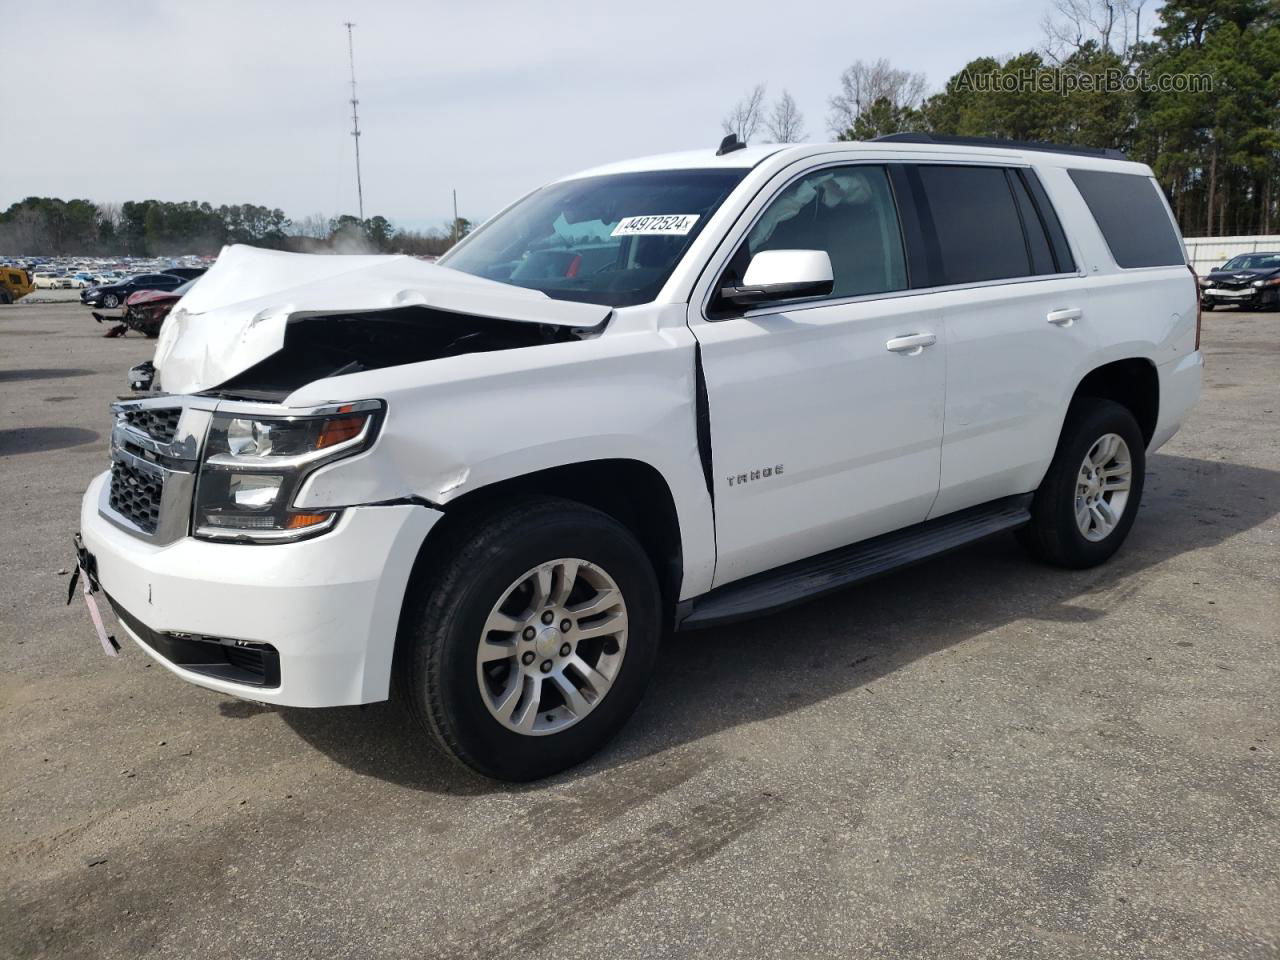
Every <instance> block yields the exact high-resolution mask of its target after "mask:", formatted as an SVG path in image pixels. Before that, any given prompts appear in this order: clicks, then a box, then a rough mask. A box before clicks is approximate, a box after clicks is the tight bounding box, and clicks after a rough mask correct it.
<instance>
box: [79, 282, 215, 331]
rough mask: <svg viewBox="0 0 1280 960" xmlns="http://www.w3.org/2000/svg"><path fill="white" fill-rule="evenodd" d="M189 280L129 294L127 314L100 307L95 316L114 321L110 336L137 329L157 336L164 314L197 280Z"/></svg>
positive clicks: (100, 320)
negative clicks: (111, 313)
mask: <svg viewBox="0 0 1280 960" xmlns="http://www.w3.org/2000/svg"><path fill="white" fill-rule="evenodd" d="M198 279H199V277H197V278H195V279H194V280H188V281H187V282H186V283H184V284H182V286H180V287H175V288H174V289H173V290H139V291H138V292H137V293H131V294H129V298H128V299H127V300H125V302H124V304H125V308H124V315H123V316H103V315H102V314H100V313H98V312H97V311H95V312H94V314H93V319H95V320H97V321H98V322H99V323H112V324H116V326H114V327H112V329H111V330H110V331H108V333H107V336H109V337H118V336H121V335H123V334H124V333H125V332H126V331H129V330H136V331H138V333H141V334H142V335H143V336H145V337H157V336H159V334H160V327H161V326H162V325H163V324H164V318H165V317H167V316H168V315H169V311H170V310H172V309H173V306H174V304H176V303H177V302H178V301H179V300H181V299H182V298H183V296H184V295H185V294H186V292H187V291H188V290H190V289H191V288H192V287H194V286H195V284H196V280H198Z"/></svg>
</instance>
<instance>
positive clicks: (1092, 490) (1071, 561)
mask: <svg viewBox="0 0 1280 960" xmlns="http://www.w3.org/2000/svg"><path fill="white" fill-rule="evenodd" d="M1145 474H1146V452H1145V446H1144V441H1143V437H1142V431H1141V429H1139V427H1138V422H1137V421H1136V420H1135V419H1134V417H1133V414H1132V413H1130V412H1129V410H1128V409H1127V408H1125V407H1123V406H1121V405H1120V404H1118V403H1116V402H1114V401H1112V400H1102V399H1098V398H1091V397H1086V398H1084V399H1081V400H1078V401H1076V402H1075V403H1074V404H1072V407H1071V410H1070V412H1069V413H1068V414H1067V421H1066V423H1065V424H1064V425H1063V428H1062V436H1061V438H1060V439H1059V441H1058V450H1057V452H1056V453H1055V454H1054V457H1053V462H1052V463H1051V464H1050V466H1049V470H1048V472H1047V473H1046V474H1045V478H1044V482H1043V483H1041V484H1040V489H1038V490H1037V491H1036V494H1035V499H1034V500H1033V501H1032V507H1031V523H1030V524H1029V525H1028V526H1026V527H1024V528H1023V529H1022V530H1021V531H1020V534H1021V539H1022V542H1023V543H1024V544H1025V545H1026V547H1027V548H1028V549H1029V550H1030V551H1031V553H1032V554H1033V555H1035V556H1036V557H1038V558H1039V559H1041V560H1044V561H1046V562H1048V563H1052V564H1055V565H1057V566H1061V567H1071V568H1076V569H1080V568H1084V567H1092V566H1096V565H1097V564H1099V563H1102V562H1104V561H1105V560H1107V559H1108V558H1110V556H1111V555H1112V554H1113V553H1115V552H1116V550H1118V549H1119V548H1120V544H1121V543H1123V542H1124V539H1125V537H1126V536H1128V534H1129V529H1130V527H1132V526H1133V521H1134V517H1135V515H1136V514H1137V511H1138V503H1139V501H1140V500H1141V499H1142V487H1143V481H1144V479H1145Z"/></svg>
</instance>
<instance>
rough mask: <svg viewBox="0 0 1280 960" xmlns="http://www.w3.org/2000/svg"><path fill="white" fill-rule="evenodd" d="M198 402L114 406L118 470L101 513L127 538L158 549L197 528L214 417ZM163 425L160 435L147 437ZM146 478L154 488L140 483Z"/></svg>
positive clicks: (113, 452)
mask: <svg viewBox="0 0 1280 960" xmlns="http://www.w3.org/2000/svg"><path fill="white" fill-rule="evenodd" d="M194 399H195V398H192V397H151V398H147V399H145V400H127V401H123V402H120V403H114V404H112V405H111V413H112V416H113V417H114V419H115V423H114V425H113V426H112V428H111V463H112V469H111V477H110V479H109V480H108V482H107V483H106V484H104V485H103V488H102V497H101V499H100V500H99V503H98V512H99V513H100V514H101V515H102V516H103V517H105V518H106V519H107V520H109V521H111V522H112V523H114V524H115V525H116V526H118V527H119V528H120V529H122V530H124V531H126V532H127V533H129V534H131V535H133V536H135V537H138V538H139V539H142V540H147V541H149V542H151V543H154V544H157V545H163V544H168V543H173V542H174V541H175V540H180V539H182V538H183V537H185V536H186V535H187V533H188V532H189V530H190V527H191V503H192V500H193V498H194V496H195V486H196V472H197V471H198V470H199V467H200V447H201V446H202V444H203V443H204V436H205V433H206V432H207V431H208V428H209V421H210V419H211V417H212V413H211V412H210V411H209V410H199V409H196V408H194V407H192V406H190V403H191V401H192V400H194ZM157 426H158V427H159V428H160V433H161V435H160V436H154V435H152V434H151V433H148V432H147V428H148V427H157ZM170 426H172V434H169V428H170ZM140 476H145V477H146V478H149V479H150V480H151V481H152V483H147V482H146V481H145V480H144V481H141V483H139V482H138V478H139V477H140ZM117 482H123V483H129V484H130V489H129V491H128V492H127V493H126V492H125V491H121V490H115V484H116V483H117ZM157 491H158V496H157Z"/></svg>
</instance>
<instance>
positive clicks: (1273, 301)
mask: <svg viewBox="0 0 1280 960" xmlns="http://www.w3.org/2000/svg"><path fill="white" fill-rule="evenodd" d="M1200 302H1201V304H1202V305H1203V306H1204V308H1205V309H1206V310H1212V309H1213V308H1214V307H1223V306H1227V305H1228V304H1230V305H1234V306H1237V307H1240V308H1241V309H1243V310H1274V309H1276V307H1277V306H1280V253H1242V254H1240V255H1239V256H1238V257H1232V258H1231V259H1230V260H1228V261H1227V262H1226V263H1224V264H1223V265H1222V266H1220V267H1218V268H1217V269H1216V270H1210V271H1209V273H1208V274H1207V275H1206V276H1203V277H1201V278H1200Z"/></svg>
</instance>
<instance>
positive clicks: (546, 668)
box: [541, 660, 551, 673]
mask: <svg viewBox="0 0 1280 960" xmlns="http://www.w3.org/2000/svg"><path fill="white" fill-rule="evenodd" d="M541 669H542V672H543V673H550V672H551V661H550V660H543V661H542V668H541Z"/></svg>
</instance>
